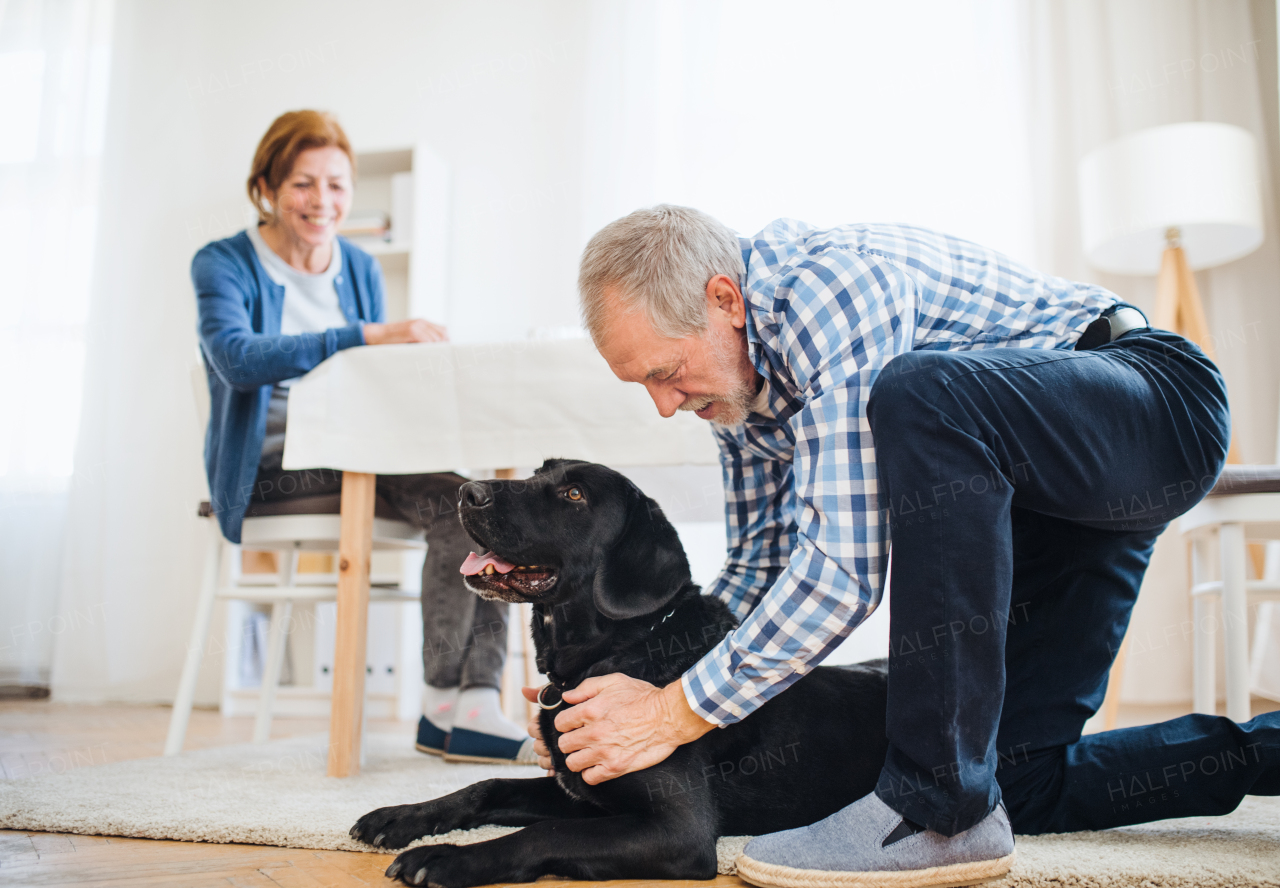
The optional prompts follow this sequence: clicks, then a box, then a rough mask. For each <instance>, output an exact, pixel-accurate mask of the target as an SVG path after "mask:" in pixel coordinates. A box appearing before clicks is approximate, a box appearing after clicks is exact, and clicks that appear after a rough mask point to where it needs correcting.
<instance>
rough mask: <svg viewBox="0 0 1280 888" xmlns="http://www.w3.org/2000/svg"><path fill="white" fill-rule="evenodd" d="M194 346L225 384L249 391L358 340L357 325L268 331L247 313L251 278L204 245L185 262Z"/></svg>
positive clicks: (300, 370) (213, 247)
mask: <svg viewBox="0 0 1280 888" xmlns="http://www.w3.org/2000/svg"><path fill="white" fill-rule="evenodd" d="M191 282H192V284H193V285H194V286H195V291H196V311H197V314H198V318H199V320H198V323H199V332H200V345H201V347H202V348H203V350H204V355H205V360H206V361H207V362H208V364H209V368H210V369H211V370H212V371H213V372H214V373H216V374H217V375H218V376H219V377H220V378H221V379H222V381H223V382H224V383H226V384H227V385H229V386H230V387H231V388H233V389H235V390H237V391H242V392H250V391H255V390H256V389H258V388H259V387H261V386H264V385H272V384H274V383H277V382H280V381H281V380H285V379H293V378H294V377H296V376H301V375H303V374H304V373H306V372H307V371H308V370H311V369H312V368H314V367H315V366H316V365H317V364H319V363H320V362H321V361H323V360H324V359H325V358H327V357H329V356H330V355H332V354H334V353H335V352H338V351H341V350H342V349H344V348H350V347H352V346H355V345H363V344H364V331H363V329H362V325H361V324H358V323H357V324H351V325H349V326H346V327H334V328H331V329H328V330H321V331H319V332H317V333H299V334H295V335H283V334H281V335H277V336H268V335H265V334H262V333H258V332H256V331H254V329H253V325H252V323H251V320H250V317H249V310H248V305H249V297H250V295H251V289H250V288H251V287H253V286H254V284H253V282H252V281H251V280H249V278H248V277H247V276H246V274H245V273H244V269H243V267H242V266H241V265H240V263H239V262H238V261H237V260H236V259H235V258H233V257H231V256H229V255H227V254H226V253H224V252H222V251H219V250H217V249H216V245H210V246H208V247H205V248H204V249H202V250H201V251H200V252H199V253H197V254H196V256H195V259H193V260H192V262H191Z"/></svg>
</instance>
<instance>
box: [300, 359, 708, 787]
mask: <svg viewBox="0 0 1280 888" xmlns="http://www.w3.org/2000/svg"><path fill="white" fill-rule="evenodd" d="M553 457H564V458H572V459H582V460H588V461H590V462H598V463H605V464H608V465H611V466H617V467H624V466H677V465H711V464H717V463H718V462H719V451H718V448H717V446H716V443H715V439H714V437H713V435H712V434H711V427H710V424H709V423H707V422H705V421H703V420H701V419H699V418H697V417H696V416H695V415H694V414H693V413H690V412H684V411H679V412H677V413H676V414H675V415H674V416H672V417H669V418H665V419H664V418H663V417H661V416H660V415H659V414H658V411H657V409H656V408H655V406H654V404H653V401H652V400H650V398H649V396H648V394H647V393H646V391H645V389H644V387H643V386H641V385H636V384H633V383H624V382H622V381H621V380H619V379H618V378H617V377H616V376H614V374H613V372H612V371H611V370H610V369H609V366H608V364H607V363H606V362H605V361H604V359H603V358H602V357H601V356H600V355H599V353H598V352H597V351H596V350H595V348H594V346H593V345H592V343H591V342H590V340H588V339H585V338H580V339H546V340H540V339H529V340H517V341H509V342H477V343H450V342H438V343H416V344H405V345H379V346H361V347H357V348H350V349H345V350H343V351H340V352H337V353H336V354H334V355H333V356H331V357H330V358H328V359H327V360H326V361H324V362H323V363H321V364H320V365H318V366H317V367H316V368H315V369H313V370H312V371H311V372H309V373H307V374H306V375H305V376H304V377H302V378H301V379H299V380H298V381H296V382H294V383H293V385H292V387H291V389H290V394H289V413H288V420H287V424H286V431H285V444H284V463H283V464H284V468H286V469H320V468H327V469H334V470H339V471H341V472H342V473H343V474H342V497H341V516H340V527H341V530H340V538H339V544H338V590H337V620H336V628H337V631H336V637H335V650H334V673H333V697H332V711H331V714H330V730H329V751H328V765H327V773H328V774H329V776H331V777H347V776H351V775H354V774H357V773H359V770H360V744H361V729H362V724H363V707H364V683H365V674H366V672H365V643H366V633H367V621H368V607H369V571H370V562H371V557H372V545H373V541H372V533H373V517H374V515H373V513H374V501H375V482H376V479H377V476H378V475H379V474H383V475H398V474H417V473H428V472H461V473H463V474H473V475H475V474H485V475H487V474H488V473H489V472H493V473H495V477H513V473H514V471H515V469H516V468H517V467H537V466H539V465H541V463H542V462H543V460H545V459H548V458H553Z"/></svg>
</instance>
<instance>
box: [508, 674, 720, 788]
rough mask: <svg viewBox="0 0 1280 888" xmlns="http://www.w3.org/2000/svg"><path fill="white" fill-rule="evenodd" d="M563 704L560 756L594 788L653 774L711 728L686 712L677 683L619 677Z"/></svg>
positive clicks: (586, 686)
mask: <svg viewBox="0 0 1280 888" xmlns="http://www.w3.org/2000/svg"><path fill="white" fill-rule="evenodd" d="M525 696H528V693H527V691H526V694H525ZM564 701H565V702H566V703H569V704H571V708H569V709H565V710H563V711H561V712H560V713H559V714H558V715H557V716H556V729H557V730H558V731H560V733H561V736H560V751H561V752H564V753H566V754H567V758H566V759H565V763H566V764H568V766H569V768H570V770H573V771H578V772H581V774H582V779H583V780H585V781H586V782H587V783H590V784H592V785H593V786H594V785H595V784H597V783H603V782H604V781H606V780H612V779H613V778H614V777H621V776H622V775H623V774H629V773H631V772H632V771H640V770H643V769H644V768H651V767H653V766H654V765H656V764H658V762H661V761H662V760H663V759H665V758H666V757H667V756H669V755H671V753H673V752H675V750H676V747H678V746H681V745H683V744H685V743H690V742H692V741H694V740H697V739H698V738H699V737H701V736H702V735H703V734H705V733H707V731H710V730H711V729H712V728H713V727H715V726H714V725H712V724H710V723H709V722H707V721H706V720H705V719H703V718H702V717H701V716H699V715H698V714H697V713H695V712H694V711H693V710H692V709H690V708H689V704H688V703H687V702H686V701H685V698H684V688H682V687H681V686H680V682H679V681H675V682H672V683H671V684H669V685H667V686H666V687H665V688H658V687H655V686H653V685H651V684H649V683H648V682H647V681H641V680H639V679H636V678H631V677H630V676H626V675H622V674H620V673H614V674H612V675H601V676H596V677H594V678H588V679H587V680H586V681H584V682H583V683H582V684H580V685H578V686H577V687H576V688H574V689H573V690H571V691H566V692H565V694H564ZM534 748H535V749H536V748H537V747H536V746H535V747H534ZM543 748H544V749H545V748H546V747H545V745H544V746H543Z"/></svg>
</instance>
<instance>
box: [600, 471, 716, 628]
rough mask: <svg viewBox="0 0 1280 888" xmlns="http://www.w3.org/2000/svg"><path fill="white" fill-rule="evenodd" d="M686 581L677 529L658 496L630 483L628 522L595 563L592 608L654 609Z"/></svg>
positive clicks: (622, 616)
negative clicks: (656, 500) (610, 546)
mask: <svg viewBox="0 0 1280 888" xmlns="http://www.w3.org/2000/svg"><path fill="white" fill-rule="evenodd" d="M690 582H692V577H691V576H690V574H689V559H688V558H686V557H685V554H684V548H683V547H682V546H681V545H680V537H679V536H678V535H677V534H676V529H675V528H674V527H672V526H671V522H670V521H668V520H667V516H665V515H663V514H662V509H660V508H659V507H658V504H657V503H656V502H654V501H653V500H651V499H649V497H647V496H645V495H644V494H643V493H641V492H640V491H639V490H638V489H637V488H634V487H633V488H632V489H631V496H630V497H629V499H628V502H627V520H626V525H625V526H624V527H623V529H622V533H621V534H620V535H619V536H618V541H617V543H616V544H615V545H614V546H613V547H612V548H610V549H609V551H607V552H605V553H604V558H603V559H602V560H601V562H600V566H599V567H598V568H597V569H596V576H595V582H594V584H593V585H592V589H591V593H592V598H593V599H594V601H595V605H596V609H597V610H599V611H600V613H602V614H604V615H605V616H606V617H608V618H609V619H611V620H629V619H631V618H632V617H642V616H644V615H645V614H652V613H656V612H658V611H660V610H661V609H662V608H664V607H666V606H667V604H668V603H669V602H670V601H671V599H673V598H675V597H676V593H678V592H679V591H680V590H681V589H683V588H684V587H685V586H686V585H687V584H688V583H690Z"/></svg>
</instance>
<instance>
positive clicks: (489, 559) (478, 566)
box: [458, 552, 516, 577]
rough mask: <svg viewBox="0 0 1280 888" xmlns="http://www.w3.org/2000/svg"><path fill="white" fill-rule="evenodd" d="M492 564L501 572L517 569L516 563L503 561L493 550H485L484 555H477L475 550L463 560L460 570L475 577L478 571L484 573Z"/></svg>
mask: <svg viewBox="0 0 1280 888" xmlns="http://www.w3.org/2000/svg"><path fill="white" fill-rule="evenodd" d="M490 564H492V565H493V569H494V570H496V571H497V572H498V573H500V574H504V573H510V572H511V571H513V570H515V569H516V566H515V565H514V564H509V563H508V562H506V561H503V560H502V559H501V558H499V557H498V556H497V555H494V554H493V553H492V552H485V553H484V554H483V555H477V554H476V553H475V552H471V553H470V554H468V555H467V560H466V561H464V562H462V567H460V568H459V569H458V570H459V572H461V573H463V574H466V575H467V576H469V577H473V576H475V575H476V574H478V573H482V572H483V571H484V569H485V568H486V567H488V566H489V565H490Z"/></svg>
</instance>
